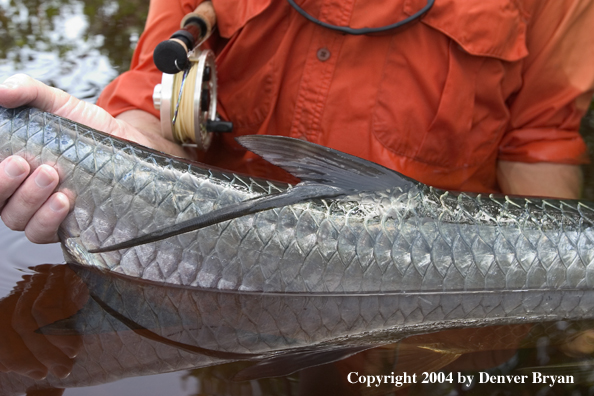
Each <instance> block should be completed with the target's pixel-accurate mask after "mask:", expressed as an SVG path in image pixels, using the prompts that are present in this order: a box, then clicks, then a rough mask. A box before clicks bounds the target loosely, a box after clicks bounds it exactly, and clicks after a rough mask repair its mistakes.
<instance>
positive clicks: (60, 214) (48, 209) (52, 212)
mask: <svg viewBox="0 0 594 396" xmlns="http://www.w3.org/2000/svg"><path fill="white" fill-rule="evenodd" d="M69 210H70V201H68V197H66V195H64V194H63V193H61V192H57V193H55V194H53V195H52V196H51V197H49V199H48V200H47V201H46V202H45V203H44V204H43V205H41V207H40V208H39V210H37V212H35V214H34V215H33V217H32V218H31V220H29V222H28V223H27V226H26V227H25V235H26V236H27V238H28V239H29V240H30V241H31V242H33V243H52V242H58V235H57V233H58V227H60V224H62V222H63V221H64V219H65V218H66V215H68V211H69Z"/></svg>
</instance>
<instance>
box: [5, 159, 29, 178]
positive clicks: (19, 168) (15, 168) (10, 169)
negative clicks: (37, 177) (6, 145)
mask: <svg viewBox="0 0 594 396" xmlns="http://www.w3.org/2000/svg"><path fill="white" fill-rule="evenodd" d="M4 172H5V173H6V174H7V175H8V176H9V177H11V178H13V179H16V178H17V177H19V176H22V175H23V174H24V173H25V172H27V167H26V166H25V160H23V159H22V158H19V157H11V158H9V160H8V162H7V163H6V165H5V166H4Z"/></svg>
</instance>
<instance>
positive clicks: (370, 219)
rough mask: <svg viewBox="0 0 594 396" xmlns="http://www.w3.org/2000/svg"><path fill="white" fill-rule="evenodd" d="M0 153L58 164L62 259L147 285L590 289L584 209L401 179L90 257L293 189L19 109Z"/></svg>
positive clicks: (1, 126) (592, 247)
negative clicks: (65, 203)
mask: <svg viewBox="0 0 594 396" xmlns="http://www.w3.org/2000/svg"><path fill="white" fill-rule="evenodd" d="M0 153H1V158H0V159H4V158H5V157H7V156H8V155H11V154H18V155H22V156H23V157H25V158H28V159H29V160H32V162H33V166H38V165H40V163H42V162H44V163H50V164H52V165H54V166H55V167H56V168H57V169H58V170H59V172H60V174H61V176H62V177H61V182H60V185H59V190H70V191H72V192H73V193H74V195H75V196H76V200H75V205H74V210H73V211H72V212H71V213H70V214H69V216H68V218H67V219H66V221H65V222H64V223H63V224H62V226H61V232H60V233H61V236H62V241H63V243H64V244H65V248H66V251H67V253H68V254H69V255H70V256H71V257H74V258H75V259H77V261H80V262H82V263H84V264H87V265H92V266H96V267H99V268H103V269H109V270H112V271H115V272H120V273H124V274H127V275H131V276H135V277H140V278H143V279H147V280H151V281H157V282H167V283H174V284H181V285H185V286H197V287H205V288H219V289H225V290H243V291H266V292H278V293H286V292H290V293H297V292H313V293H333V292H336V293H397V292H413V291H423V292H456V291H481V290H482V291H493V290H495V291H513V290H523V289H533V290H543V291H544V290H549V289H556V288H563V289H568V290H570V289H589V288H592V287H593V286H594V276H593V275H592V274H594V255H593V252H594V242H593V237H592V228H591V227H592V220H591V219H592V210H593V209H592V207H591V206H590V204H588V203H583V202H577V201H556V200H539V199H534V198H526V199H524V198H508V197H496V196H488V195H473V194H469V193H453V192H446V191H441V190H437V189H434V188H431V187H428V186H425V185H423V184H421V183H418V182H412V181H411V182H410V183H409V184H406V187H405V188H404V187H402V186H398V187H394V188H387V189H386V188H383V187H382V188H378V189H377V190H375V191H368V190H364V191H363V190H356V189H354V190H353V191H351V192H350V193H349V194H342V195H341V196H339V197H336V198H331V197H329V198H324V199H313V200H310V201H307V202H298V203H295V204H292V205H290V206H287V207H278V208H272V209H269V210H266V211H263V212H260V213H255V214H249V215H246V216H243V217H239V218H232V219H230V220H226V221H223V222H222V223H220V224H214V225H211V226H208V227H206V228H203V229H200V230H197V231H192V232H190V233H187V234H184V235H178V236H174V237H171V238H169V239H166V240H162V241H157V242H153V243H150V244H147V245H141V246H136V247H132V248H129V249H124V250H121V251H115V252H109V253H101V254H91V253H89V252H88V250H89V249H93V248H97V247H101V246H106V245H110V244H113V243H116V242H121V241H125V240H129V239H133V238H136V237H138V236H140V235H142V234H145V233H148V232H153V231H156V230H159V229H161V228H163V227H168V226H171V225H173V224H175V223H176V222H180V221H183V220H187V219H189V218H193V217H196V216H200V215H204V214H207V213H210V212H212V211H213V210H216V209H219V208H224V207H233V205H236V204H238V203H239V202H242V201H246V200H249V199H254V198H256V197H262V196H266V195H271V194H275V193H283V192H286V191H289V190H291V189H297V188H300V185H297V186H290V185H287V184H282V183H273V182H269V181H266V180H261V179H254V178H249V177H243V176H239V175H236V174H233V173H226V172H219V171H214V170H211V169H208V168H205V167H203V166H201V165H198V164H189V163H187V162H184V161H180V160H177V159H174V158H171V157H168V156H166V155H164V154H161V153H157V152H154V151H151V150H145V149H143V148H141V147H140V146H137V145H135V144H133V143H130V142H127V141H121V140H119V139H116V138H114V137H110V136H108V135H105V134H102V133H100V132H97V131H94V130H92V129H90V128H87V127H85V126H82V125H79V124H76V123H73V122H70V121H68V120H65V119H62V118H60V117H57V116H54V115H51V114H47V113H44V112H41V111H39V110H36V109H29V108H19V109H16V110H8V109H1V110H0ZM279 161H280V160H279ZM281 165H282V164H281ZM344 172H349V170H348V169H346V170H344ZM395 175H396V174H395ZM394 177H396V176H394ZM344 180H348V177H345V178H344ZM321 183H323V182H321Z"/></svg>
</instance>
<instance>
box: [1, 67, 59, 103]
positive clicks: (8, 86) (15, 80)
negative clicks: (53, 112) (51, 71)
mask: <svg viewBox="0 0 594 396" xmlns="http://www.w3.org/2000/svg"><path fill="white" fill-rule="evenodd" d="M69 98H70V95H68V94H67V93H66V92H64V91H62V90H60V89H57V88H53V87H49V86H47V85H45V84H44V83H42V82H41V81H38V80H35V79H34V78H32V77H29V76H28V75H26V74H15V75H14V76H11V77H8V78H7V79H6V80H4V82H3V83H2V84H0V106H4V107H9V108H13V107H18V106H23V105H26V104H28V105H31V106H33V107H38V108H40V109H43V110H47V111H50V109H52V108H56V107H58V108H59V107H62V106H64V104H65V103H67V102H68V100H69Z"/></svg>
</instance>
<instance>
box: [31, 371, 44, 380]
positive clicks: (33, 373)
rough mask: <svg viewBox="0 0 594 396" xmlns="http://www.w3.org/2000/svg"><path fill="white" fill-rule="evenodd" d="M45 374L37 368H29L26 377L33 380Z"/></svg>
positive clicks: (42, 377)
mask: <svg viewBox="0 0 594 396" xmlns="http://www.w3.org/2000/svg"><path fill="white" fill-rule="evenodd" d="M46 376H47V373H44V372H43V371H39V370H31V371H29V372H27V377H29V378H33V379H34V380H42V379H44V378H45V377H46Z"/></svg>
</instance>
